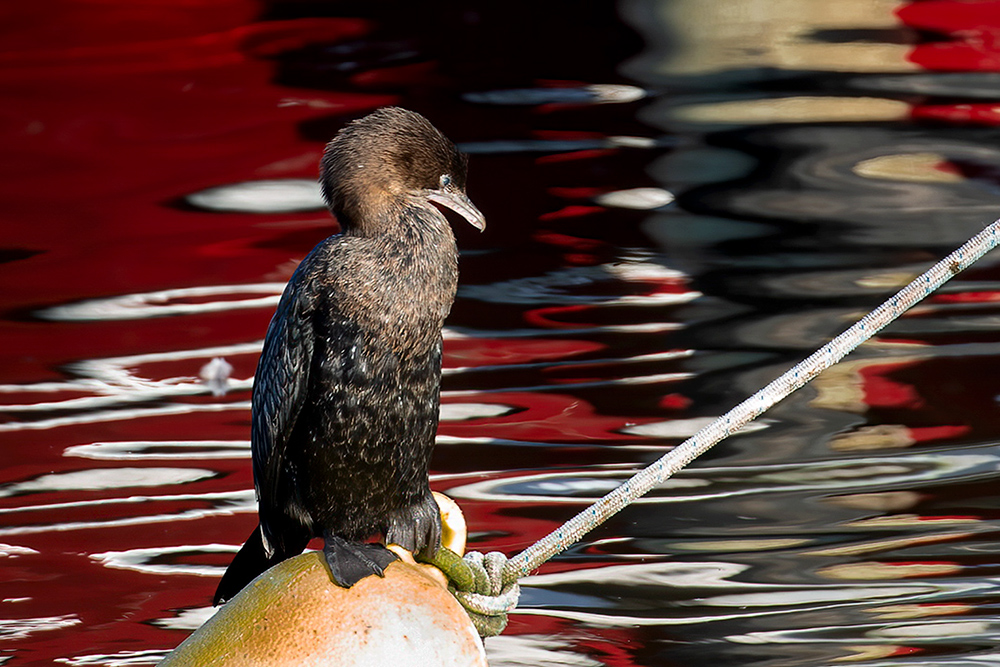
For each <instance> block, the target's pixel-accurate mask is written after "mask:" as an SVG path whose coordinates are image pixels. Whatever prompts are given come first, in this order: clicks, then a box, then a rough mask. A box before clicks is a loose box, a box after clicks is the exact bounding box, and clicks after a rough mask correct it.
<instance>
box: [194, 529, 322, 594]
mask: <svg viewBox="0 0 1000 667" xmlns="http://www.w3.org/2000/svg"><path fill="white" fill-rule="evenodd" d="M303 546H304V545H303ZM287 557H288V556H287V555H286V554H279V553H277V552H275V553H274V554H273V555H272V556H271V557H270V558H268V556H267V553H266V552H265V551H264V542H263V540H262V538H261V533H260V526H257V527H256V528H254V530H253V533H251V534H250V537H248V538H247V541H246V543H245V544H244V545H243V547H242V548H241V549H240V550H239V552H238V553H237V554H236V557H235V558H233V562H232V563H230V564H229V568H228V569H227V570H226V573H225V574H224V575H222V581H220V582H219V587H218V588H217V589H216V590H215V597H214V598H213V599H212V604H213V605H216V606H218V605H220V604H222V603H223V602H227V601H229V600H230V599H232V598H233V597H235V596H236V594H237V593H239V592H240V591H241V590H243V587H244V586H246V585H247V584H249V583H250V582H251V581H253V580H254V579H256V578H257V577H258V576H260V575H261V574H262V573H263V572H265V571H266V570H267V569H268V568H270V567H271V566H273V565H276V564H278V563H280V562H281V561H283V560H284V559H285V558H287Z"/></svg>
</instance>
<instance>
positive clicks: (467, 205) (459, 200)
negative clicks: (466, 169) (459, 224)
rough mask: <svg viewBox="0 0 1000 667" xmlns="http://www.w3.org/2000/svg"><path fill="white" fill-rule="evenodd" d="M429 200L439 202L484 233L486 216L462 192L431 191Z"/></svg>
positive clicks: (428, 194)
mask: <svg viewBox="0 0 1000 667" xmlns="http://www.w3.org/2000/svg"><path fill="white" fill-rule="evenodd" d="M427 198H428V199H430V200H431V201H432V202H437V203H438V204H441V205H442V206H447V207H448V208H450V209H451V210H453V211H454V212H455V213H458V214H459V215H460V216H462V217H463V218H465V219H466V220H468V221H469V224H470V225H472V226H473V227H475V228H476V229H478V230H479V231H483V230H484V229H485V228H486V216H484V215H483V214H482V213H481V212H480V211H479V209H478V208H476V205H475V204H473V203H472V202H471V201H470V200H469V197H468V195H466V194H465V193H464V192H462V191H460V190H451V189H449V190H443V189H442V190H431V191H429V192H428V193H427Z"/></svg>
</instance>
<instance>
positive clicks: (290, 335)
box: [250, 256, 313, 538]
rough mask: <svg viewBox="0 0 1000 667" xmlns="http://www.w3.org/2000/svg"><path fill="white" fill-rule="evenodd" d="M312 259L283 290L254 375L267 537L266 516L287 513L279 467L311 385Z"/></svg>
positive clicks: (256, 459) (257, 470)
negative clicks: (310, 288)
mask: <svg viewBox="0 0 1000 667" xmlns="http://www.w3.org/2000/svg"><path fill="white" fill-rule="evenodd" d="M312 259H313V257H312V256H310V257H307V258H306V260H304V261H303V263H302V265H301V266H300V267H299V269H298V270H297V271H296V272H295V275H293V276H292V279H291V280H290V281H289V282H288V285H287V286H286V287H285V292H284V294H282V296H281V301H280V302H279V303H278V309H277V311H275V313H274V317H273V318H272V319H271V324H270V326H268V328H267V336H266V337H265V339H264V349H263V351H262V352H261V355H260V361H258V362H257V373H256V375H255V377H254V386H253V425H252V427H251V432H250V440H251V449H252V452H253V476H254V486H255V487H256V489H257V500H258V502H259V504H260V518H261V527H262V528H263V529H264V535H265V537H267V538H271V537H274V535H273V533H272V530H270V528H273V526H269V525H268V523H269V522H268V517H270V516H274V515H275V513H285V510H286V509H287V508H286V507H285V505H287V504H288V502H289V501H290V499H289V498H287V497H285V496H286V493H287V489H284V486H285V484H287V483H288V481H290V480H283V479H282V476H283V474H284V471H283V465H282V463H283V462H284V461H285V460H287V454H286V451H285V449H286V447H287V445H288V441H289V439H290V438H291V434H292V430H293V429H294V428H295V420H296V419H297V418H298V415H299V411H300V410H301V409H302V406H303V403H304V402H305V396H306V391H307V388H308V386H309V371H310V365H311V363H312V356H313V327H312V321H311V320H312V317H311V311H312V303H311V300H310V297H309V292H310V290H309V289H307V287H308V283H309V277H308V275H309V272H308V271H307V269H308V264H309V263H310V261H311V260H312Z"/></svg>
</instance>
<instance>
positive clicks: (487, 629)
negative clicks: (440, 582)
mask: <svg viewBox="0 0 1000 667" xmlns="http://www.w3.org/2000/svg"><path fill="white" fill-rule="evenodd" d="M433 564H434V565H435V566H437V568H438V569H440V570H441V571H442V572H444V573H445V575H446V576H447V577H448V580H449V581H450V582H451V583H450V585H449V586H448V590H449V591H451V593H452V595H454V596H455V599H456V600H458V602H459V604H461V605H462V607H464V608H465V611H466V613H467V614H469V618H470V619H472V624H473V625H474V626H475V628H476V630H477V631H478V632H479V635H480V636H481V637H495V636H496V635H499V634H500V633H501V632H503V630H504V628H506V627H507V614H508V613H510V612H511V611H513V610H514V608H515V607H516V606H517V600H518V598H519V597H520V595H521V587H520V586H518V584H517V577H516V575H515V574H513V573H512V572H510V571H507V572H505V566H506V565H507V557H506V556H505V555H503V554H502V553H500V552H499V551H491V552H489V553H488V554H485V555H484V554H482V553H480V552H478V551H471V552H469V553H467V554H466V555H465V558H461V557H459V555H458V554H456V553H455V552H454V551H451V550H450V549H448V548H446V547H441V548H440V549H438V553H437V556H436V557H435V558H434V562H433ZM508 570H509V569H508Z"/></svg>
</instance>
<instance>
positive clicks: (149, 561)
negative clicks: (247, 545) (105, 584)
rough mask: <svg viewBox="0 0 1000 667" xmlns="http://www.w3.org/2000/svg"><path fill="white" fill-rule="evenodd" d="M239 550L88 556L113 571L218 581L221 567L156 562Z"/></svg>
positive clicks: (213, 547)
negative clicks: (175, 557) (214, 578)
mask: <svg viewBox="0 0 1000 667" xmlns="http://www.w3.org/2000/svg"><path fill="white" fill-rule="evenodd" d="M239 549H240V548H239V546H235V545H231V544H198V545H184V546H178V547H155V548H149V549H129V550H128V551H105V552H104V553H99V554H90V558H91V559H92V560H96V561H97V562H99V563H100V564H101V565H103V566H104V567H110V568H113V569H116V570H132V571H133V572H143V573H146V574H190V575H195V576H200V577H219V576H222V573H223V572H225V571H226V567H227V566H225V565H218V566H216V565H198V564H194V563H171V562H157V561H158V560H168V561H169V557H170V556H192V555H195V556H196V555H201V554H206V553H226V554H233V553H236V552H237V551H239Z"/></svg>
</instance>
